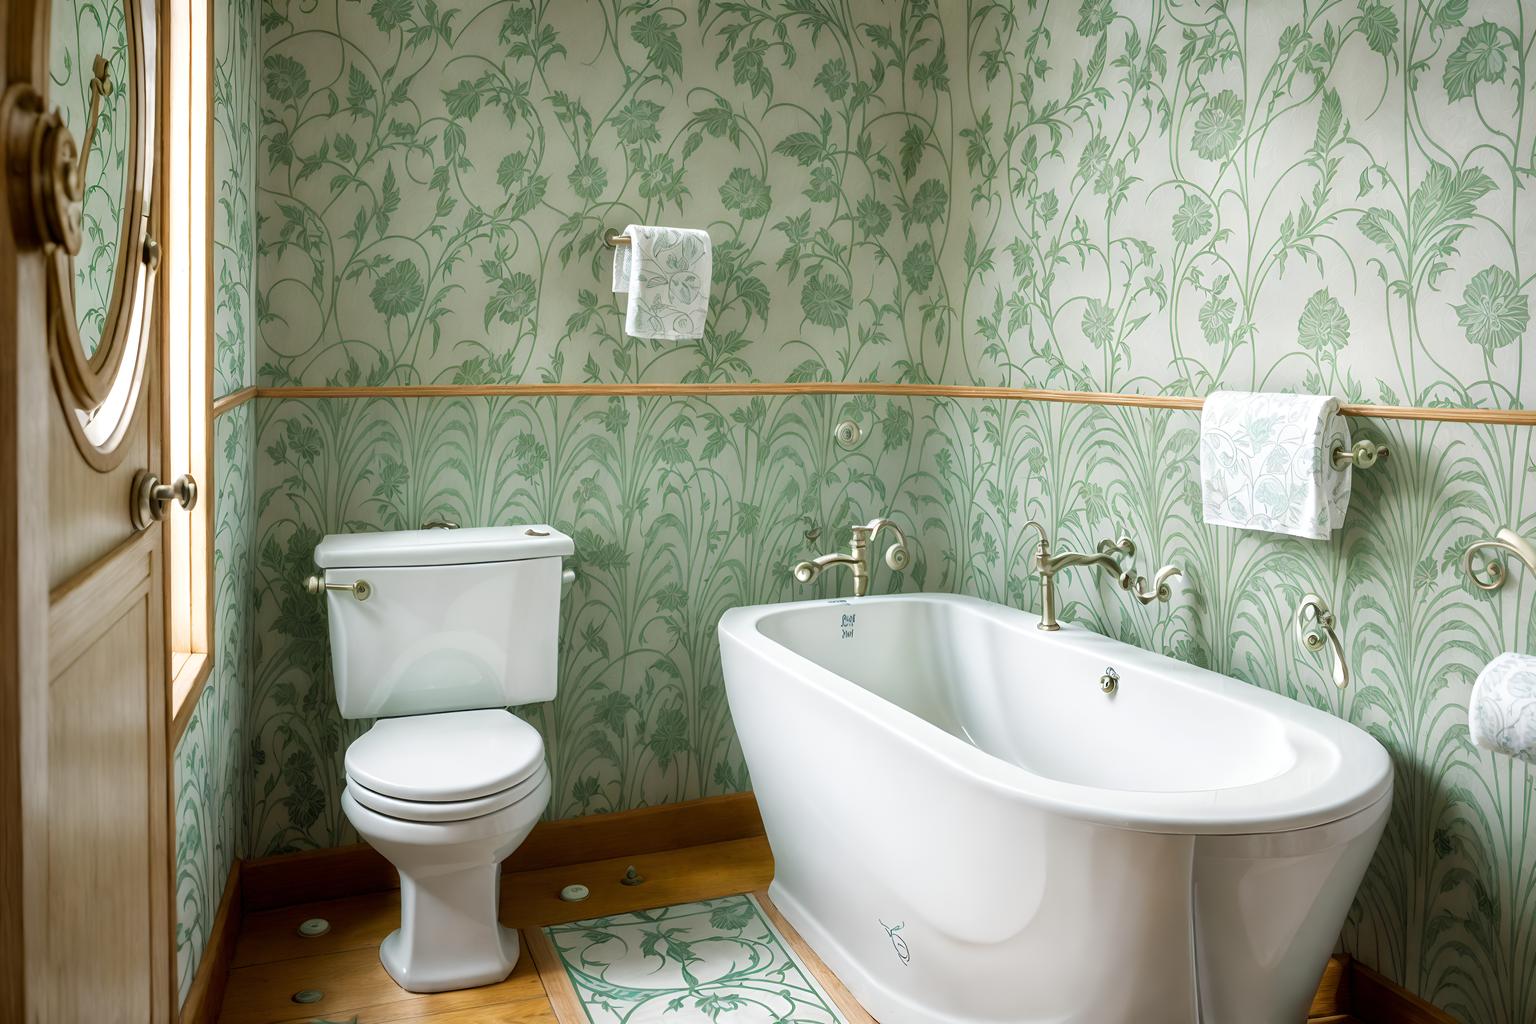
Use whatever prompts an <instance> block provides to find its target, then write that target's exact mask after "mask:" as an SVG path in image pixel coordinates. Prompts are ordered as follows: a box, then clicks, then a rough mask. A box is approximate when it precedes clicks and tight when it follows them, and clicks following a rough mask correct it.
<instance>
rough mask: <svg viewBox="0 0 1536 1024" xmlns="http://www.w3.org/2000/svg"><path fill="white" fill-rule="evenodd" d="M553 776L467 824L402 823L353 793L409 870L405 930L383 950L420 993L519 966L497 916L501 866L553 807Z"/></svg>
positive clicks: (356, 814)
mask: <svg viewBox="0 0 1536 1024" xmlns="http://www.w3.org/2000/svg"><path fill="white" fill-rule="evenodd" d="M549 791H550V783H549V776H548V774H547V773H546V774H544V775H543V776H542V777H541V779H540V781H539V784H538V785H537V786H536V787H535V788H534V789H533V790H532V791H531V792H530V793H529V794H528V796H527V797H526V798H525V799H523V800H520V801H518V802H517V803H515V804H512V805H511V806H509V807H505V808H503V809H502V810H499V811H496V812H495V813H493V814H487V815H482V816H481V817H478V818H471V819H468V820H467V821H454V822H420V821H402V820H400V819H398V818H393V817H389V816H387V815H383V814H379V813H378V812H376V811H372V810H370V809H368V808H366V807H364V806H362V805H361V804H359V803H358V802H357V800H356V799H355V798H354V797H353V795H352V792H351V791H350V790H348V791H345V792H343V793H342V797H341V806H342V810H343V811H344V812H345V813H346V816H347V820H348V821H350V822H351V823H352V826H353V827H354V828H356V829H357V832H358V835H360V836H362V837H363V839H365V840H366V841H367V842H368V844H369V845H370V846H372V847H373V848H374V849H376V850H378V851H379V852H380V853H381V854H383V855H384V856H385V857H386V858H387V859H388V860H389V862H390V863H391V864H393V865H394V866H395V868H396V869H397V870H398V871H399V872H400V927H399V929H398V930H396V931H394V932H391V933H390V934H389V936H388V937H387V938H386V939H385V940H384V942H383V944H382V945H381V946H380V947H379V960H380V962H382V963H383V965H384V969H385V970H386V971H388V972H389V976H390V977H391V978H393V979H395V982H396V983H397V984H398V985H399V986H400V987H401V988H403V989H406V990H408V991H411V992H447V991H452V990H454V989H461V988H474V987H475V986H478V985H490V984H494V983H495V982H498V981H501V980H503V979H505V978H506V977H507V976H508V975H509V974H511V973H512V968H513V967H515V966H516V965H517V957H518V952H519V950H518V942H517V932H516V931H515V930H513V929H511V928H504V927H502V925H501V923H500V922H499V921H498V920H497V907H498V895H499V893H498V890H499V886H500V882H501V862H502V861H503V860H504V859H506V857H507V856H508V855H509V854H510V853H511V852H512V851H513V850H515V849H517V847H518V844H520V843H521V842H522V841H523V840H524V839H526V838H527V837H528V833H529V832H531V831H532V830H533V826H534V825H535V824H537V822H538V820H539V817H540V816H541V815H542V814H543V813H544V808H545V807H546V806H547V805H548V804H549Z"/></svg>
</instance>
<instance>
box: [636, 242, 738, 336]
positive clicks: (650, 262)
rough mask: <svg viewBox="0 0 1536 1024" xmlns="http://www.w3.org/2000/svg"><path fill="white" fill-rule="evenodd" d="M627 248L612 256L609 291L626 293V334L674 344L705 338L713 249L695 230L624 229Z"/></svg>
mask: <svg viewBox="0 0 1536 1024" xmlns="http://www.w3.org/2000/svg"><path fill="white" fill-rule="evenodd" d="M624 234H626V235H628V236H629V244H628V245H621V246H618V247H616V248H615V249H614V250H613V290H614V291H615V292H628V293H629V309H628V311H627V312H626V313H625V314H624V332H625V333H626V334H628V335H629V336H630V337H632V338H661V339H664V340H668V341H677V340H679V339H682V338H702V337H704V321H705V319H706V318H707V317H708V316H709V278H710V274H711V272H712V269H713V266H712V265H713V261H714V245H713V243H711V242H710V240H709V232H707V231H698V230H695V229H693V228H660V227H647V226H646V225H644V224H630V225H629V226H628V227H626V228H625V229H624Z"/></svg>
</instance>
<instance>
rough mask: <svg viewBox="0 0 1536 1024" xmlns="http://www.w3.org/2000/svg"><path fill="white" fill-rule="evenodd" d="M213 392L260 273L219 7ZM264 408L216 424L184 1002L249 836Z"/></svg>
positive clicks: (249, 21)
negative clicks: (208, 642)
mask: <svg viewBox="0 0 1536 1024" xmlns="http://www.w3.org/2000/svg"><path fill="white" fill-rule="evenodd" d="M213 29H214V44H213V58H214V67H213V75H214V97H213V98H214V104H213V116H214V135H213V146H212V148H213V160H214V181H215V188H216V194H215V196H214V200H215V203H216V204H217V205H216V207H215V212H214V217H213V235H214V246H213V281H214V339H213V363H214V365H213V377H214V382H213V390H214V395H215V396H219V397H222V396H224V395H228V394H231V393H233V392H235V391H238V390H240V389H241V388H243V387H245V386H247V385H249V384H251V383H252V382H253V377H252V371H251V366H252V359H251V356H252V351H253V345H254V342H255V321H254V309H253V304H254V295H253V290H254V285H255V266H256V251H255V244H256V242H255V239H256V218H255V195H256V173H255V172H256V168H255V163H254V156H255V139H256V93H255V84H256V80H257V71H256V61H257V56H258V55H257V52H256V43H257V39H256V33H257V31H258V26H257V22H256V8H255V4H254V3H250V2H247V0H230V2H228V3H221V4H217V5H215V8H214V19H213ZM253 408H254V407H253V406H251V405H245V406H241V407H239V408H236V409H234V410H232V411H230V412H227V413H225V414H224V415H222V416H220V417H218V418H217V419H216V420H215V421H214V447H213V451H212V453H211V459H212V461H213V474H214V480H213V487H212V489H211V494H210V495H209V496H210V497H211V498H212V499H213V527H214V579H213V587H214V622H213V650H214V669H213V674H212V676H211V677H210V678H209V681H208V685H207V688H206V689H205V690H204V691H203V693H202V695H201V697H200V698H199V700H198V706H197V708H196V709H195V710H194V711H193V713H192V717H191V719H190V721H189V722H188V725H187V728H186V732H185V733H183V734H182V737H181V739H180V741H179V742H178V744H177V747H176V753H175V761H174V769H175V782H174V784H175V794H176V798H175V801H176V947H177V978H178V983H179V998H180V999H182V1000H185V999H186V995H187V990H188V988H189V987H190V986H191V984H192V979H193V977H194V976H195V975H196V973H197V968H198V965H199V964H200V963H201V961H202V956H203V950H204V948H205V946H206V945H207V941H208V938H209V936H208V930H209V928H210V927H211V925H212V923H213V918H214V915H215V914H216V913H217V912H218V907H219V899H220V897H221V896H222V895H223V892H224V883H225V881H226V880H227V879H228V877H229V870H230V865H231V862H232V861H233V859H234V858H236V857H240V856H244V855H246V854H247V853H248V852H249V843H248V842H247V838H246V837H247V833H246V821H247V814H246V805H247V802H248V800H247V794H246V790H247V783H246V773H247V765H246V746H247V744H246V736H247V735H248V729H247V725H246V720H247V708H246V704H247V694H248V690H249V681H250V677H251V661H250V641H251V636H250V633H251V624H250V607H251V563H250V558H251V544H252V542H253V540H254V536H255V516H254V474H255V464H254V448H253V447H252V444H251V439H252V431H253V429H254V424H255V415H254V412H253Z"/></svg>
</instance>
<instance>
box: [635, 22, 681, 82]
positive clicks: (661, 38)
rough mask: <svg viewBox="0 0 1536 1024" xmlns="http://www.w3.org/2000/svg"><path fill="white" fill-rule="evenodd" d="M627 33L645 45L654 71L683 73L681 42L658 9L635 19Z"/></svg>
mask: <svg viewBox="0 0 1536 1024" xmlns="http://www.w3.org/2000/svg"><path fill="white" fill-rule="evenodd" d="M629 34H630V35H631V36H632V37H633V38H634V40H635V42H637V43H639V44H640V45H641V46H643V47H645V50H646V54H647V56H648V57H649V59H650V63H651V67H652V68H654V69H655V70H656V71H659V72H667V71H671V72H672V73H673V74H678V75H681V74H682V73H683V44H682V42H681V41H679V39H678V38H677V32H676V30H674V29H673V28H672V27H671V26H669V25H668V24H667V21H666V19H665V18H664V17H663V16H662V15H661V13H660V12H659V11H652V12H651V13H650V14H647V15H645V16H644V17H642V18H640V19H639V20H638V21H636V22H635V24H634V25H633V26H632V27H631V28H630V30H629Z"/></svg>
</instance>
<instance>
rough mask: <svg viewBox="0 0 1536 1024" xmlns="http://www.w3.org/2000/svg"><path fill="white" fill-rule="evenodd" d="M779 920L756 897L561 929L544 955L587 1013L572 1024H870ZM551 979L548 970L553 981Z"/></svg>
mask: <svg viewBox="0 0 1536 1024" xmlns="http://www.w3.org/2000/svg"><path fill="white" fill-rule="evenodd" d="M775 916H777V913H776V911H775V910H773V909H771V905H770V907H769V908H768V909H765V907H764V903H763V902H760V901H759V899H758V898H757V897H756V896H752V895H742V896H726V897H722V898H720V899H713V900H703V901H701V902H699V903H681V904H678V905H676V906H672V907H662V908H661V909H659V910H642V911H637V912H635V913H627V914H615V915H613V916H611V917H599V918H593V919H592V920H589V921H575V922H573V923H571V924H557V925H552V926H550V927H548V928H545V929H543V936H542V937H543V938H544V939H546V940H547V942H548V949H547V950H535V952H536V953H539V952H544V953H545V954H546V956H545V957H539V959H540V960H544V959H549V960H551V961H558V968H555V965H554V964H553V963H551V964H549V967H551V968H554V969H555V970H557V971H558V972H559V973H560V974H563V976H564V977H563V979H561V980H564V981H569V983H570V987H571V989H572V990H574V997H575V998H574V1000H571V999H566V1000H564V1001H565V1002H566V1004H567V1006H568V1007H569V1006H571V1005H577V1006H579V1007H580V1010H581V1011H582V1012H583V1013H584V1014H585V1016H584V1017H580V1016H575V1015H574V1013H570V1012H567V1013H559V1017H560V1020H561V1021H562V1024H716V1022H729V1024H771V1022H776V1021H796V1022H804V1024H858V1022H860V1021H868V1020H869V1018H868V1017H867V1016H865V1015H864V1014H863V1013H861V1012H854V1013H846V1014H845V1013H844V1011H843V1010H842V1009H841V1008H839V1005H838V1001H837V1000H835V999H834V998H833V996H832V995H830V994H829V993H828V991H827V988H826V987H825V986H823V984H822V983H821V982H820V981H819V980H817V977H816V969H813V968H812V967H811V966H809V965H808V964H807V963H806V962H805V960H804V959H803V958H802V957H801V956H799V955H797V954H796V952H795V950H794V949H793V948H792V943H791V942H790V941H789V940H788V939H787V938H786V937H785V934H784V931H783V930H782V929H781V927H780V926H779V925H776V924H775V922H774V920H773V917H775ZM780 920H781V921H782V919H780ZM783 927H784V928H787V927H788V926H787V925H784V926H783ZM818 966H819V965H818ZM820 969H821V970H823V971H824V970H825V969H824V968H820ZM549 973H550V972H549V971H547V970H546V965H545V964H543V963H541V964H540V974H541V975H545V976H546V982H547V981H548V974H549ZM833 984H836V983H835V981H834V982H833ZM561 987H562V988H563V987H564V986H563V984H562V985H561ZM550 994H551V996H554V995H555V993H554V992H553V991H551V993H550ZM567 995H569V993H567ZM844 999H845V1000H846V996H844ZM561 1002H562V1000H561V999H558V998H557V999H555V1005H556V1009H557V1011H559V1010H560V1008H561V1006H560V1004H561ZM568 1016H575V1019H574V1020H567V1017H568Z"/></svg>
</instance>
